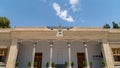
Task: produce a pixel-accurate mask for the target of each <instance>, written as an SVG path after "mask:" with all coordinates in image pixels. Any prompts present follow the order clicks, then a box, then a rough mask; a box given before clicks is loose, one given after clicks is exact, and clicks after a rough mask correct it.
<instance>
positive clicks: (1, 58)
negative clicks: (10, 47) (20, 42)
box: [0, 48, 7, 62]
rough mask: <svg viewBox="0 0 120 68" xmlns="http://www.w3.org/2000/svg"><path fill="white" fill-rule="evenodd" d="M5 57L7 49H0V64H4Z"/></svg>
mask: <svg viewBox="0 0 120 68" xmlns="http://www.w3.org/2000/svg"><path fill="white" fill-rule="evenodd" d="M6 55H7V48H0V62H5V60H6Z"/></svg>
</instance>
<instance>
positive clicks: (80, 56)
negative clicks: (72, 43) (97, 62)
mask: <svg viewBox="0 0 120 68" xmlns="http://www.w3.org/2000/svg"><path fill="white" fill-rule="evenodd" d="M77 60H78V68H83V65H82V64H83V61H85V54H84V53H77Z"/></svg>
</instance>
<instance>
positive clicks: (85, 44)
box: [83, 42, 90, 68]
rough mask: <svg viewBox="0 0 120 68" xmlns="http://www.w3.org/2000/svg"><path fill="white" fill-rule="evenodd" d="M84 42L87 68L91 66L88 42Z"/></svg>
mask: <svg viewBox="0 0 120 68" xmlns="http://www.w3.org/2000/svg"><path fill="white" fill-rule="evenodd" d="M83 43H84V48H85V58H86V62H87V68H90V64H89V56H88V49H87V42H83Z"/></svg>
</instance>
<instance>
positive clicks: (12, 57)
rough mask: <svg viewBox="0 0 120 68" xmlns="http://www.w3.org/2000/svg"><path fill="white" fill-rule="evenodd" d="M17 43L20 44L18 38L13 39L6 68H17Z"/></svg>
mask: <svg viewBox="0 0 120 68" xmlns="http://www.w3.org/2000/svg"><path fill="white" fill-rule="evenodd" d="M17 43H18V40H17V39H16V38H13V39H12V41H11V45H10V49H9V54H8V58H7V64H6V68H15V63H16V59H17V53H18V45H17Z"/></svg>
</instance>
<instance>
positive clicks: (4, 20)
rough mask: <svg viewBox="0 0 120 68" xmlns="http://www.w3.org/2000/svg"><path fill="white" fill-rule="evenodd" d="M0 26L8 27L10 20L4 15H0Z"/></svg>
mask: <svg viewBox="0 0 120 68" xmlns="http://www.w3.org/2000/svg"><path fill="white" fill-rule="evenodd" d="M0 28H10V20H9V19H8V18H6V17H0Z"/></svg>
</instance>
